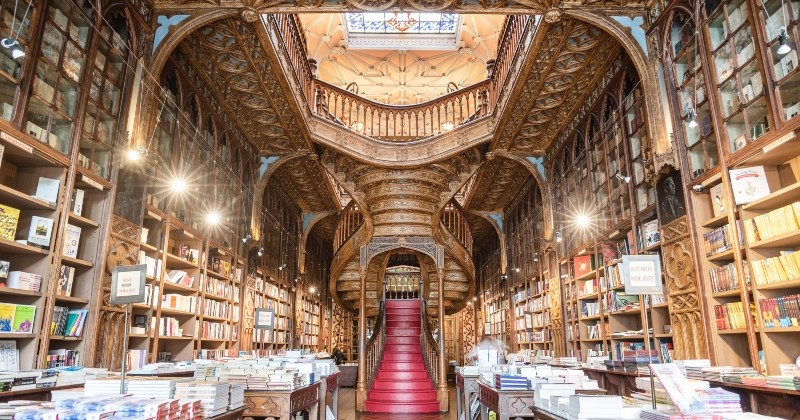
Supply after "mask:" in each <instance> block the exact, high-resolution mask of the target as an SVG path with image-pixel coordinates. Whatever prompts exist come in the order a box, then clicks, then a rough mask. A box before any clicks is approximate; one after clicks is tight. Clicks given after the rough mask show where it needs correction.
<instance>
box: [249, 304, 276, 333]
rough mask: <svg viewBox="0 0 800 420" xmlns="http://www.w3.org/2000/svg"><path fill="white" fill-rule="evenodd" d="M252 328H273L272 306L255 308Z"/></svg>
mask: <svg viewBox="0 0 800 420" xmlns="http://www.w3.org/2000/svg"><path fill="white" fill-rule="evenodd" d="M253 327H254V328H258V329H261V330H274V329H275V310H274V309H272V308H256V320H255V325H254V326H253Z"/></svg>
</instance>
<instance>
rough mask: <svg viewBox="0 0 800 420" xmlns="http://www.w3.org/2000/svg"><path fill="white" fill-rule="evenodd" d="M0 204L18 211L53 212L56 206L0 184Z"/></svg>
mask: <svg viewBox="0 0 800 420" xmlns="http://www.w3.org/2000/svg"><path fill="white" fill-rule="evenodd" d="M0 203H2V204H4V205H6V206H10V207H13V208H16V209H19V210H51V211H53V210H55V209H56V206H55V205H54V204H52V203H49V202H47V201H45V200H42V199H41V198H38V197H33V196H31V195H28V194H25V193H23V192H20V191H17V190H15V189H13V188H11V187H8V186H6V185H2V184H0Z"/></svg>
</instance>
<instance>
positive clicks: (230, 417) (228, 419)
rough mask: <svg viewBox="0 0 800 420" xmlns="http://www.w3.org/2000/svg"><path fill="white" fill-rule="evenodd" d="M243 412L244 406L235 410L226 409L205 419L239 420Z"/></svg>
mask: <svg viewBox="0 0 800 420" xmlns="http://www.w3.org/2000/svg"><path fill="white" fill-rule="evenodd" d="M242 413H244V407H242V408H237V409H236V410H228V411H226V412H224V413H222V414H220V415H218V416H214V417H209V418H207V419H206V420H239V419H241V418H242Z"/></svg>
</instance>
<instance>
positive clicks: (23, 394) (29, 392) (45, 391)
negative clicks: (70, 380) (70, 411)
mask: <svg viewBox="0 0 800 420" xmlns="http://www.w3.org/2000/svg"><path fill="white" fill-rule="evenodd" d="M75 388H83V384H82V383H81V384H73V385H61V386H51V387H49V388H37V389H26V390H24V391H6V392H0V402H8V401H11V400H31V401H50V391H60V390H63V389H75Z"/></svg>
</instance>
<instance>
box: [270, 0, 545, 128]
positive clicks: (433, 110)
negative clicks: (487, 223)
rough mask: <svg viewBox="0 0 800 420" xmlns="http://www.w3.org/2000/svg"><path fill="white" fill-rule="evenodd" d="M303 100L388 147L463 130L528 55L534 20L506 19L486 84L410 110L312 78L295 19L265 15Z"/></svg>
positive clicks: (487, 111) (485, 111)
mask: <svg viewBox="0 0 800 420" xmlns="http://www.w3.org/2000/svg"><path fill="white" fill-rule="evenodd" d="M264 22H265V24H267V25H271V26H272V29H273V31H274V33H275V34H277V35H278V36H277V37H278V38H279V39H278V40H276V41H273V42H275V43H276V44H277V46H278V48H280V49H282V50H283V54H284V56H285V57H286V58H287V60H288V62H289V65H290V66H291V69H287V70H291V71H289V72H288V73H291V74H289V76H290V77H292V76H293V77H294V78H295V80H296V82H297V85H298V86H299V87H300V90H301V91H302V95H303V100H305V101H306V103H307V104H308V107H309V109H310V110H311V112H312V113H314V114H315V115H317V116H319V117H320V118H323V119H325V120H328V121H332V122H334V123H336V124H338V125H341V126H342V127H344V128H346V129H348V130H351V131H355V132H358V133H360V134H362V135H364V136H367V137H370V138H373V139H376V140H382V141H389V142H410V141H416V140H421V139H425V138H429V137H432V136H437V135H441V134H444V133H446V132H448V131H450V130H453V129H456V128H458V127H459V126H461V125H464V124H467V123H470V122H472V121H475V120H479V119H481V118H484V117H489V116H491V115H493V114H494V113H495V110H496V108H497V106H498V103H499V102H500V101H501V98H503V95H502V94H503V93H504V89H505V88H506V85H507V84H508V83H509V81H510V80H513V79H514V78H513V77H510V75H511V73H512V72H514V71H515V66H514V62H515V61H516V59H517V58H518V57H519V55H520V54H521V53H524V52H525V51H527V47H528V45H526V43H525V42H526V39H527V37H526V34H527V33H528V32H529V31H532V30H533V29H534V28H535V25H536V22H537V18H535V17H531V16H516V15H512V16H508V18H507V19H506V22H505V25H504V27H503V31H502V33H501V36H500V42H499V44H498V45H499V49H498V51H497V58H496V59H495V60H490V61H489V62H487V70H488V75H487V76H488V77H487V79H486V80H484V81H482V82H479V83H477V84H474V85H472V86H468V87H465V88H462V89H459V90H456V91H455V92H451V93H448V94H447V95H444V96H442V97H439V98H436V99H434V100H431V101H426V102H423V103H419V104H412V105H386V104H382V103H379V102H375V101H372V100H369V99H366V98H364V97H362V96H359V95H358V94H357V93H354V92H350V91H348V90H345V89H341V88H339V87H337V86H334V85H331V84H329V83H326V82H323V81H321V80H319V79H317V78H316V71H317V64H316V62H315V61H314V60H313V59H311V60H310V59H309V58H308V54H307V51H308V48H307V43H306V39H305V36H304V34H303V31H302V28H301V25H300V23H299V21H298V18H297V16H296V15H289V14H266V15H264Z"/></svg>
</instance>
